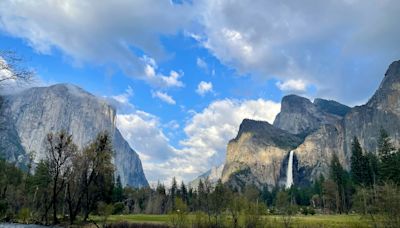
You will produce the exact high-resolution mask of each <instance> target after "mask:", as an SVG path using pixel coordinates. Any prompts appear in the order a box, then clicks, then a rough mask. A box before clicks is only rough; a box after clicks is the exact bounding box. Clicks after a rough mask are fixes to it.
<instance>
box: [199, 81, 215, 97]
mask: <svg viewBox="0 0 400 228" xmlns="http://www.w3.org/2000/svg"><path fill="white" fill-rule="evenodd" d="M212 91H213V84H212V83H211V82H205V81H201V82H200V83H199V84H198V85H197V89H196V93H198V94H199V95H200V96H204V95H205V94H206V93H209V92H212Z"/></svg>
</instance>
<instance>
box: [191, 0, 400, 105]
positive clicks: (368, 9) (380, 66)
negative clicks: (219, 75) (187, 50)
mask: <svg viewBox="0 0 400 228" xmlns="http://www.w3.org/2000/svg"><path fill="white" fill-rule="evenodd" d="M197 7H199V9H200V10H199V11H201V12H203V13H202V14H201V17H200V18H201V24H202V25H203V26H204V28H203V29H202V30H199V31H197V32H196V33H194V32H193V33H194V34H195V37H196V40H198V41H199V42H200V43H202V44H203V46H204V47H206V48H207V49H209V50H210V52H211V53H213V55H214V56H216V57H217V58H218V59H219V60H220V61H221V62H223V63H224V64H226V65H229V66H231V67H233V68H235V69H237V70H238V72H239V73H243V74H247V73H250V74H252V75H254V76H256V77H259V78H266V79H270V78H276V79H278V80H280V81H284V82H286V81H288V80H291V79H301V80H303V81H307V82H308V83H311V84H313V85H315V86H316V88H317V95H319V96H325V97H330V98H335V99H339V100H341V101H346V102H355V101H358V100H360V99H365V98H366V97H369V96H370V95H371V94H372V92H373V90H375V89H376V86H377V85H378V84H379V81H380V80H381V79H382V77H383V74H384V72H385V69H386V68H387V66H388V65H389V63H391V61H393V60H395V59H396V58H399V57H398V53H400V46H399V45H398V42H396V41H398V40H400V30H399V29H397V27H398V26H397V25H396V22H397V21H398V12H399V10H400V2H399V1H396V0H387V1H379V2H368V1H367V2H366V1H361V0H352V1H348V0H339V1H336V0H328V1H317V2H315V1H311V0H310V1H308V0H306V1H301V2H299V1H280V2H278V3H277V2H276V1H264V0H256V1H242V0H230V1H226V0H215V1H200V2H197ZM192 37H193V36H192ZM360 81H362V82H363V83H360ZM344 82H345V83H344Z"/></svg>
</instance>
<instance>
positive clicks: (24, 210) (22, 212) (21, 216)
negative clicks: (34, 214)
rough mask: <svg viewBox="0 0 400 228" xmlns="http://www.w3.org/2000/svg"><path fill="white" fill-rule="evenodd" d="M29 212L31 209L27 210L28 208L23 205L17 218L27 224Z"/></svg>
mask: <svg viewBox="0 0 400 228" xmlns="http://www.w3.org/2000/svg"><path fill="white" fill-rule="evenodd" d="M30 214H31V211H30V210H29V208H26V207H24V208H22V209H21V210H20V211H19V213H18V218H19V219H20V220H21V221H22V223H25V224H27V223H28V222H29V219H30Z"/></svg>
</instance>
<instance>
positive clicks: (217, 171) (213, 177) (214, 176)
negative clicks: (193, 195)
mask: <svg viewBox="0 0 400 228" xmlns="http://www.w3.org/2000/svg"><path fill="white" fill-rule="evenodd" d="M223 170H224V164H221V165H219V166H215V167H212V168H211V169H210V170H208V171H207V172H205V173H203V174H201V175H200V176H198V177H197V178H196V179H194V180H193V181H191V182H190V183H189V186H190V187H192V188H195V189H197V187H198V186H199V183H200V180H201V181H203V182H204V181H205V180H208V181H209V182H210V183H211V185H215V184H216V183H217V182H218V180H220V179H221V176H222V171H223Z"/></svg>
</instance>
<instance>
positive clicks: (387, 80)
mask: <svg viewBox="0 0 400 228" xmlns="http://www.w3.org/2000/svg"><path fill="white" fill-rule="evenodd" d="M367 105H368V106H370V107H374V108H377V109H382V110H391V111H393V112H395V113H400V60H398V61H394V62H393V63H392V64H390V66H389V68H388V70H387V71H386V73H385V77H384V78H383V80H382V82H381V84H380V86H379V88H378V90H377V91H376V92H375V94H374V95H373V96H372V98H371V99H370V100H369V101H368V103H367Z"/></svg>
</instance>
